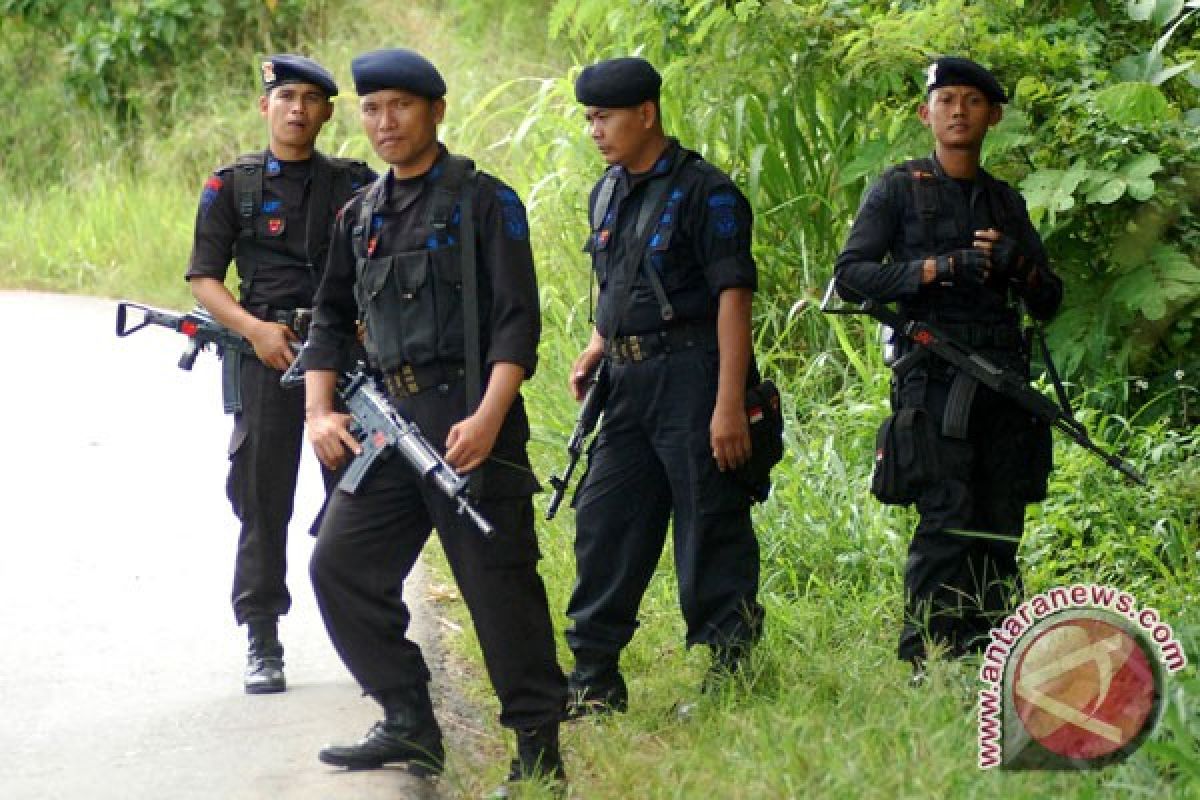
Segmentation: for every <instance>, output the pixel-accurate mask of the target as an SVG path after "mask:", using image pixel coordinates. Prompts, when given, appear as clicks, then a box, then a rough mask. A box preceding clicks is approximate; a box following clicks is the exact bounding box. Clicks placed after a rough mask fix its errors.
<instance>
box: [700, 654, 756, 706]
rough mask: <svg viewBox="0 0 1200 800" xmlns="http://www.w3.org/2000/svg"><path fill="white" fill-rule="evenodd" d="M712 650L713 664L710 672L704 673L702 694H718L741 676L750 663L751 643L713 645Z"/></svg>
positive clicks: (701, 686) (709, 668) (709, 666)
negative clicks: (731, 681)
mask: <svg viewBox="0 0 1200 800" xmlns="http://www.w3.org/2000/svg"><path fill="white" fill-rule="evenodd" d="M711 649H712V663H711V664H709V665H708V671H707V672H705V673H704V680H703V682H702V683H701V684H700V693H701V694H716V693H717V692H719V691H721V688H722V687H723V686H725V685H726V684H728V683H729V681H730V680H731V679H732V678H734V677H735V676H737V675H739V674H741V672H742V671H743V670H744V669H745V668H746V666H747V665H748V664H749V663H750V650H751V644H750V643H749V642H737V643H734V644H714V645H711Z"/></svg>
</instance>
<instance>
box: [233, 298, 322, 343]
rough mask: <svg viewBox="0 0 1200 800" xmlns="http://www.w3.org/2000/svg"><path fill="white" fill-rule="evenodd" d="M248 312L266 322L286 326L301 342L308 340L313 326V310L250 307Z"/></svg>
mask: <svg viewBox="0 0 1200 800" xmlns="http://www.w3.org/2000/svg"><path fill="white" fill-rule="evenodd" d="M246 310H247V311H249V312H250V313H251V314H253V315H254V316H256V317H258V318H259V319H261V320H265V321H266V322H278V323H279V324H280V325H286V326H287V327H288V329H289V330H291V332H292V333H294V334H296V336H298V337H299V338H300V340H301V341H304V340H305V339H307V338H308V328H309V325H311V324H312V309H311V308H272V307H271V306H248V307H247V308H246Z"/></svg>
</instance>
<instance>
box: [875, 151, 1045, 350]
mask: <svg viewBox="0 0 1200 800" xmlns="http://www.w3.org/2000/svg"><path fill="white" fill-rule="evenodd" d="M935 169H936V165H935V164H934V162H933V159H930V158H918V159H913V160H911V161H906V162H905V163H903V164H900V165H898V166H896V167H893V168H892V169H891V170H889V171H888V173H887V174H886V175H885V180H888V181H894V182H897V185H894V189H895V195H896V196H899V195H900V194H901V193H907V194H908V197H909V202H908V203H907V204H906V207H907V213H906V214H905V217H904V219H903V220H902V231H901V235H902V236H903V237H904V249H905V251H906V252H909V253H923V254H929V253H934V254H941V253H948V252H950V251H952V250H958V249H966V248H970V247H971V246H972V244H973V242H974V231H973V226H972V225H970V224H969V217H970V213H969V208H968V209H965V210H964V209H963V208H961V207H960V206H961V203H956V202H955V201H954V200H953V199H952V198H948V197H946V196H945V192H946V190H947V189H948V188H949V187H948V186H946V185H945V181H944V180H943V179H940V178H939V177H938V175H937V174H936V172H935ZM947 180H948V179H947ZM978 190H979V192H980V193H981V196H982V200H983V202H984V203H985V204H986V209H987V214H988V217H989V219H990V221H991V224H992V226H993V227H995V228H996V229H998V230H1000V231H1004V232H1007V233H1009V235H1011V234H1012V232H1013V231H1015V230H1016V229H1017V227H1018V226H1019V225H1020V222H1021V214H1022V210H1021V208H1020V205H1019V204H1018V203H1017V201H1016V197H1015V192H1014V191H1013V190H1012V189H1010V188H1009V187H1007V186H1005V185H1004V184H1003V183H1001V182H999V181H997V180H995V179H993V178H990V177H988V178H984V179H981V181H980V182H979V185H978ZM968 201H969V198H968ZM964 211H965V213H966V216H967V219H965V220H964V219H963V217H962V214H961V213H960V212H964ZM977 292H978V290H976V289H963V288H958V287H952V288H949V289H944V290H942V291H938V292H931V293H925V294H922V295H921V296H920V297H917V298H913V299H906V300H905V301H904V302H902V303H901V304H900V305H901V310H902V311H903V312H904V313H905V314H907V315H910V316H913V317H916V318H919V319H925V320H931V321H935V322H936V321H941V322H954V323H958V322H966V321H969V320H975V321H977V322H980V323H982V324H985V325H997V324H1000V325H1012V326H1015V325H1016V324H1017V320H1018V315H1017V310H1016V298H1015V297H1014V296H1012V294H1011V293H1010V292H1008V290H1007V288H1006V287H1000V288H999V294H998V295H997V296H998V297H1002V298H1003V299H1002V301H1001V302H999V303H996V304H994V307H990V308H989V307H986V306H981V304H980V303H981V299H982V298H981V297H980V295H979V294H977Z"/></svg>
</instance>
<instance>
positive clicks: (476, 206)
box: [304, 49, 566, 780]
mask: <svg viewBox="0 0 1200 800" xmlns="http://www.w3.org/2000/svg"><path fill="white" fill-rule="evenodd" d="M352 68H353V73H354V82H355V86H356V88H357V91H358V94H359V95H360V97H361V98H362V100H361V107H360V111H361V116H362V121H363V127H364V129H365V131H366V134H367V137H368V138H369V139H370V140H371V144H372V146H373V147H374V148H375V152H376V153H378V155H379V157H380V158H382V159H383V160H384V161H386V162H387V163H388V164H389V165H391V169H390V170H389V172H388V173H387V175H386V176H384V177H382V178H380V179H379V180H377V181H376V182H375V183H374V184H372V186H371V188H369V189H367V190H366V191H365V192H363V193H362V194H361V195H359V196H358V197H357V198H356V199H355V200H354V201H352V202H351V203H350V204H349V205H348V206H346V208H345V209H343V211H342V214H341V217H340V219H339V221H338V222H337V224H336V225H335V228H334V234H333V244H332V246H331V249H330V257H329V263H328V266H327V269H326V274H325V278H324V281H323V282H322V284H321V288H320V290H319V291H318V293H317V300H316V308H315V313H314V317H313V333H312V338H311V341H310V342H309V346H308V350H307V351H306V354H305V356H304V358H305V366H306V368H307V372H306V381H307V396H308V400H307V403H308V409H307V412H308V423H309V437H310V439H311V440H312V442H313V446H314V449H315V450H316V452H317V455H318V457H319V458H320V459H321V461H322V463H324V464H325V465H327V466H329V467H331V468H332V467H336V466H338V465H339V464H341V463H343V462H344V461H345V459H346V458H347V457H348V456H349V454H350V451H357V450H358V449H359V448H358V445H357V443H356V441H355V439H354V438H353V437H352V436H351V435H350V434H349V433H348V432H347V429H346V423H347V417H346V415H344V414H338V413H336V412H335V411H334V409H333V405H332V403H333V390H334V387H335V382H336V373H335V372H334V370H335V368H336V367H337V365H338V363H339V358H340V356H341V353H343V352H344V351H345V349H346V348H347V347H349V346H351V345H352V342H353V340H354V337H355V320H356V319H361V320H363V322H364V324H365V327H366V340H365V344H366V348H367V353H368V355H369V357H370V360H371V362H372V365H373V366H374V367H375V368H376V369H377V370H379V372H381V373H382V375H383V377H384V384H385V386H386V388H387V390H388V394H389V397H390V400H391V402H392V403H393V404H394V405H395V406H396V408H397V409H398V410H399V411H400V412H401V413H402V414H403V415H404V416H405V417H406V418H408V419H410V420H412V421H413V422H415V423H416V424H417V425H418V426H419V427H420V429H421V431H422V432H423V433H424V434H425V436H426V437H427V438H428V439H429V440H430V441H431V442H433V443H435V444H438V445H440V444H442V443H444V446H445V448H446V452H445V458H446V460H447V461H448V462H449V463H450V464H451V465H452V466H453V467H455V468H456V469H457V470H458V471H460V472H461V473H469V474H470V476H471V483H472V495H473V497H474V498H475V501H476V502H477V504H478V508H479V510H480V511H481V512H482V513H483V515H484V516H485V517H486V518H487V519H488V520H489V521H490V522H491V523H492V524H493V525H494V526H495V528H496V533H495V536H494V537H493V538H491V539H485V538H484V537H483V536H481V535H480V532H479V531H478V530H476V529H475V528H474V527H473V526H472V524H471V523H470V522H469V521H466V520H465V519H464V518H463V517H460V516H459V515H458V514H456V513H455V508H454V506H453V505H452V504H451V503H450V502H449V501H448V500H447V499H446V497H445V496H443V495H442V494H440V493H439V492H438V491H437V490H436V489H435V488H433V487H432V486H430V485H429V484H427V483H425V482H424V481H423V480H422V479H421V477H420V476H419V475H417V474H416V473H415V472H414V471H413V470H412V469H411V468H409V467H408V466H407V465H406V464H405V463H404V462H403V460H402V459H399V458H392V459H390V460H388V461H386V462H384V463H381V464H379V465H378V466H377V467H376V469H375V471H373V472H372V473H371V475H370V476H369V477H368V479H367V481H366V482H365V484H364V485H363V487H362V489H361V490H360V491H359V493H357V494H354V495H350V494H347V493H345V492H342V491H337V492H335V493H334V495H333V497H332V498H331V500H330V503H329V507H328V509H327V511H326V515H325V520H324V522H323V524H322V526H321V531H320V533H319V535H318V538H317V546H316V548H315V550H314V551H313V556H312V563H311V565H310V569H311V574H312V579H313V587H314V588H315V590H316V595H317V601H318V603H319V605H320V608H321V613H322V615H323V616H324V618H325V625H326V627H327V628H328V630H329V635H330V638H331V639H332V641H333V644H334V647H335V648H337V651H338V653H339V654H340V655H341V657H342V660H343V661H344V662H345V664H346V666H347V667H348V668H349V670H350V672H351V673H352V674H353V675H354V677H355V679H357V680H358V682H359V684H361V686H362V687H363V689H364V691H365V692H366V693H367V694H369V695H371V696H372V697H374V698H375V699H376V700H378V701H379V703H380V705H382V706H383V710H384V716H385V718H384V720H383V721H382V722H380V723H378V724H376V725H375V726H374V727H373V728H372V729H371V731H370V732H369V733H368V734H367V736H366V737H365V738H364V739H362V740H361V741H360V742H358V743H356V744H353V745H348V746H331V747H327V748H325V749H324V750H322V751H321V753H320V759H321V760H322V761H323V762H325V763H327V764H333V765H337V766H345V767H351V768H372V767H379V766H382V765H384V764H388V763H396V762H410V766H411V767H414V768H417V769H418V771H425V772H438V771H440V770H441V768H442V762H443V747H442V737H441V731H440V729H439V727H438V723H437V720H436V718H435V717H434V715H433V709H432V707H431V703H430V697H429V690H428V685H427V684H428V681H429V678H430V675H429V670H428V668H427V667H426V665H425V661H424V659H423V658H422V655H421V651H420V649H419V648H418V646H417V645H416V644H415V643H413V642H412V641H410V640H409V639H408V638H407V636H406V632H407V628H408V622H409V613H408V610H407V608H406V607H405V604H404V602H403V600H402V598H401V587H402V583H403V581H404V579H405V577H406V576H407V575H408V573H409V571H410V570H411V569H412V567H413V564H414V563H415V561H416V559H417V556H418V555H419V554H420V552H421V549H422V547H423V546H424V544H425V542H426V540H427V539H428V537H429V534H430V530H431V529H432V528H437V532H438V538H439V539H440V540H441V543H442V548H443V550H444V551H445V553H446V558H447V560H448V561H449V563H450V566H451V569H452V570H453V572H454V576H455V579H456V580H457V582H458V585H459V588H460V589H461V590H462V595H463V599H464V600H465V601H466V604H467V608H468V610H469V611H470V613H471V618H472V620H473V621H474V623H475V630H476V632H477V633H478V636H479V641H480V645H481V647H482V649H483V657H484V662H485V664H486V666H487V670H488V675H489V677H490V678H491V681H492V685H493V687H494V688H495V690H496V694H497V696H498V697H499V700H500V707H501V710H500V722H501V724H502V725H505V726H506V727H510V728H513V729H515V730H516V733H517V749H518V758H517V760H515V761H514V763H513V771H512V774H511V775H510V778H511V779H512V780H522V779H525V778H528V777H532V776H534V775H543V776H549V777H551V778H553V779H556V780H561V779H562V776H563V769H562V762H561V760H560V757H559V750H558V723H559V720H560V718H561V715H562V711H563V706H564V703H565V697H566V691H565V683H566V682H565V679H564V677H563V674H562V671H561V670H560V669H559V666H558V663H557V662H556V660H555V652H554V638H553V629H552V626H551V622H550V612H549V608H548V606H547V602H546V592H545V587H544V586H543V584H542V580H541V578H540V577H539V575H538V573H537V560H538V558H539V552H538V545H537V539H536V535H535V533H534V526H533V503H532V495H533V493H534V492H536V491H538V490H539V488H540V487H539V486H538V483H537V480H536V478H535V477H534V475H533V472H532V470H531V469H530V466H529V458H528V456H527V454H526V442H527V441H528V438H529V422H528V420H527V418H526V416H525V408H524V405H523V403H522V400H521V396H520V394H519V389H520V386H521V382H522V381H523V380H525V379H526V378H527V377H529V376H530V375H532V374H533V370H534V367H535V365H536V361H537V344H538V338H539V335H540V332H541V320H540V315H539V314H540V312H539V307H538V293H537V282H536V277H535V274H534V268H533V255H532V251H531V250H530V246H529V226H528V223H527V222H526V218H525V208H524V206H523V205H522V203H521V201H520V199H519V198H518V197H517V195H516V193H515V192H514V191H513V190H512V189H510V188H508V187H507V186H505V185H504V184H503V183H501V182H500V181H498V180H497V179H496V178H494V177H492V176H490V175H488V174H486V173H483V172H478V171H476V170H475V168H474V165H473V164H472V163H471V162H470V161H469V160H468V159H466V158H462V157H460V156H455V155H451V154H450V153H448V152H447V151H446V148H445V147H444V146H442V145H441V144H440V143H439V141H438V139H437V125H438V124H439V123H440V122H441V121H442V118H443V115H444V113H445V109H446V102H445V99H444V95H445V92H446V86H445V83H444V82H443V80H442V77H441V75H440V74H439V73H438V71H437V69H436V68H435V67H434V66H433V65H432V64H431V63H429V62H428V61H427V60H425V59H424V58H423V57H421V56H420V55H418V54H416V53H414V52H412V51H409V50H402V49H396V50H380V51H375V52H372V53H367V54H365V55H362V56H359V57H358V58H356V59H354V62H353V65H352ZM473 284H474V287H473V288H472V285H473ZM471 295H474V297H472V296H471ZM472 305H474V306H475V307H476V308H477V313H476V314H474V315H472V314H470V313H469V311H468V309H470V308H471V307H472ZM473 345H474V346H473ZM472 362H474V363H472ZM480 393H481V394H482V396H479V394H480Z"/></svg>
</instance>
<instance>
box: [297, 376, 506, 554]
mask: <svg viewBox="0 0 1200 800" xmlns="http://www.w3.org/2000/svg"><path fill="white" fill-rule="evenodd" d="M302 362H303V353H301V355H300V356H299V357H297V358H296V360H295V361H293V362H292V365H291V366H290V367H288V369H287V371H286V372H284V373H283V377H282V378H280V379H279V383H280V385H282V386H284V387H293V386H299V385H302V384H303V382H304V368H303V367H302V366H301V364H302ZM337 394H338V397H340V398H341V399H342V402H343V403H345V404H346V410H347V411H349V412H350V416H351V417H352V421H351V423H350V434H351V435H352V436H354V438H355V439H357V440H358V443H359V445H360V446H361V447H362V452H360V453H359V454H358V455H357V456H355V457H354V460H353V461H352V462H350V466H349V467H348V468H347V469H346V472H345V474H344V475H343V476H342V479H341V481H340V482H339V483H338V488H339V489H342V490H343V491H346V492H349V493H350V494H355V493H357V492H358V489H359V487H360V486H361V485H362V482H363V480H365V479H366V477H367V475H368V474H369V473H370V471H371V469H372V467H374V466H375V464H376V463H377V462H379V461H384V460H387V459H388V458H391V456H392V454H393V453H399V454H400V457H401V458H403V459H404V461H405V463H407V464H408V465H409V466H410V467H412V468H413V469H414V470H416V471H417V474H418V475H420V476H421V477H422V478H423V479H425V480H428V481H430V482H432V483H433V485H434V487H436V488H437V489H438V491H440V492H441V493H442V494H444V495H445V496H446V497H448V498H449V499H450V500H451V501H453V502H454V503H455V504H456V505H457V509H456V510H457V511H458V513H459V514H460V515H462V516H465V517H466V518H467V519H469V520H471V522H472V523H473V524H474V525H475V527H476V528H478V529H479V532H480V533H482V534H483V535H484V536H487V537H489V538H490V537H491V536H493V535H494V534H495V532H496V529H495V528H494V527H492V523H490V522H488V520H487V518H486V517H484V516H483V515H482V514H480V513H479V511H478V510H477V509H476V508H475V507H474V506H473V505H471V501H470V500H468V499H467V479H466V478H464V477H462V476H461V475H459V474H458V472H456V471H455V469H454V467H452V466H450V465H449V464H448V463H446V460H445V459H444V458H442V456H441V454H440V453H438V451H437V450H436V449H434V447H433V445H432V444H430V443H429V440H428V439H426V438H425V435H424V434H423V433H421V429H420V428H419V427H418V426H417V424H416V423H415V422H410V421H409V420H407V419H405V418H404V417H403V416H402V415H401V414H400V412H399V411H397V410H396V408H395V407H394V406H393V405H392V404H391V403H390V402H389V401H388V399H387V396H386V395H384V393H383V392H381V391H380V390H379V388H378V387H377V386H376V385H375V378H374V376H373V375H372V374H371V373H370V371H368V370H367V367H366V365H365V364H363V363H362V362H361V361H360V362H359V363H358V364H357V365H355V368H354V370H353V371H350V372H342V373H339V374H338V379H337Z"/></svg>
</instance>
